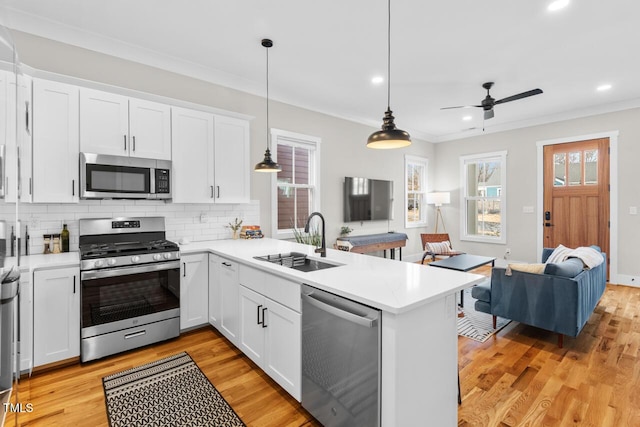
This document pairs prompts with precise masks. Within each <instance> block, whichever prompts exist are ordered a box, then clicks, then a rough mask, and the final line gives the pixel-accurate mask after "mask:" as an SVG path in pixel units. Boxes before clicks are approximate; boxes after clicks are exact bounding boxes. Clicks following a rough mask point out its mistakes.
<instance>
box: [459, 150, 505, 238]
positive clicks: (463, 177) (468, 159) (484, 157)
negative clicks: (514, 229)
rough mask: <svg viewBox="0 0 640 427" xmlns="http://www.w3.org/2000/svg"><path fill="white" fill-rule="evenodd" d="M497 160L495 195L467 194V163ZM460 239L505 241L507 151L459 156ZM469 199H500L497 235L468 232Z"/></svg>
mask: <svg viewBox="0 0 640 427" xmlns="http://www.w3.org/2000/svg"><path fill="white" fill-rule="evenodd" d="M489 161H498V162H499V163H500V170H501V176H500V191H499V194H498V195H497V196H487V195H484V196H473V197H470V196H467V194H468V188H467V182H468V181H467V165H468V164H469V163H477V162H489ZM460 188H461V191H460V240H465V241H471V242H482V243H496V244H506V243H507V151H506V150H505V151H495V152H491V153H480V154H472V155H467V156H460ZM470 200H484V201H490V200H499V201H500V227H501V232H500V236H499V237H493V236H483V235H480V234H469V230H468V229H467V219H468V216H469V215H468V212H467V209H468V203H467V202H468V201H470Z"/></svg>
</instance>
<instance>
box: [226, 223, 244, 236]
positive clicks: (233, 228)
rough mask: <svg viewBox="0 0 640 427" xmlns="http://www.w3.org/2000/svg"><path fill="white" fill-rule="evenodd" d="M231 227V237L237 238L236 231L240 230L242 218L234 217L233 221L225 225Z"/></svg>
mask: <svg viewBox="0 0 640 427" xmlns="http://www.w3.org/2000/svg"><path fill="white" fill-rule="evenodd" d="M227 227H229V228H230V229H231V231H233V238H234V239H237V238H238V231H239V230H240V227H242V220H241V219H240V220H239V219H238V218H236V219H235V220H234V221H233V222H230V223H229V225H228V226H227Z"/></svg>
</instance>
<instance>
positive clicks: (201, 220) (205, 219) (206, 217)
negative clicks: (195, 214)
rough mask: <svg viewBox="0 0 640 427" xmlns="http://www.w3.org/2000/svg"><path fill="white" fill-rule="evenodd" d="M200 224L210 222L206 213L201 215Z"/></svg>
mask: <svg viewBox="0 0 640 427" xmlns="http://www.w3.org/2000/svg"><path fill="white" fill-rule="evenodd" d="M200 222H209V216H208V215H207V214H206V213H201V214H200Z"/></svg>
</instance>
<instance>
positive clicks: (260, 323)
mask: <svg viewBox="0 0 640 427" xmlns="http://www.w3.org/2000/svg"><path fill="white" fill-rule="evenodd" d="M261 308H262V305H259V306H257V307H256V309H257V310H256V312H257V314H258V321H257V322H258V325H262V324H263V323H264V316H263V317H262V322H261V321H260V309H261Z"/></svg>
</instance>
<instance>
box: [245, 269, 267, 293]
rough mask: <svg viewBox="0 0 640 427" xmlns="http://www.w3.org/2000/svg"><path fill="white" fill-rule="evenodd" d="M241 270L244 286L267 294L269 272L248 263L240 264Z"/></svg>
mask: <svg viewBox="0 0 640 427" xmlns="http://www.w3.org/2000/svg"><path fill="white" fill-rule="evenodd" d="M239 270H240V271H239V273H238V275H239V280H240V284H241V285H242V286H244V287H246V288H249V289H251V290H252V291H255V292H257V293H259V294H262V295H264V294H265V293H264V287H265V282H266V280H267V273H265V272H264V271H261V270H258V269H256V268H251V267H247V266H246V265H240V269H239Z"/></svg>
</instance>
